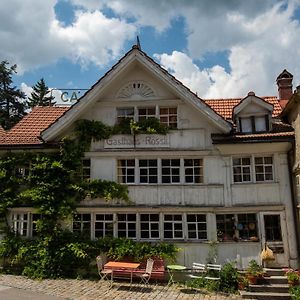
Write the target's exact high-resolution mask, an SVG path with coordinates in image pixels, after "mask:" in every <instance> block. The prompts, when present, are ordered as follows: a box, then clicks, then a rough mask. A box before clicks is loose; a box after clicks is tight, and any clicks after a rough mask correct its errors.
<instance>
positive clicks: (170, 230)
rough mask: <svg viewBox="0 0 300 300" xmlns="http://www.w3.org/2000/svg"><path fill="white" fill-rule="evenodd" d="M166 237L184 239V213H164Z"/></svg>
mask: <svg viewBox="0 0 300 300" xmlns="http://www.w3.org/2000/svg"><path fill="white" fill-rule="evenodd" d="M164 238H165V239H183V224H182V215H180V214H176V215H164Z"/></svg>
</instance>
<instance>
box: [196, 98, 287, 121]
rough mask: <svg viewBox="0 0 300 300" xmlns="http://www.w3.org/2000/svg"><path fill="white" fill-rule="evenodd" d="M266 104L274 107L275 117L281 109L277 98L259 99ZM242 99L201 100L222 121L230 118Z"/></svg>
mask: <svg viewBox="0 0 300 300" xmlns="http://www.w3.org/2000/svg"><path fill="white" fill-rule="evenodd" d="M261 98H262V99H264V100H265V101H267V102H268V103H270V104H272V105H273V107H274V110H273V117H277V116H278V115H279V114H280V113H281V111H282V108H281V106H280V104H279V101H278V98H277V97H274V96H267V97H261ZM242 99H243V98H230V99H202V100H203V101H204V102H205V103H206V104H208V105H209V106H210V107H211V108H212V109H213V110H215V111H216V112H217V113H218V114H219V115H221V116H222V117H223V118H224V119H226V120H228V119H230V120H231V118H232V110H233V108H234V107H235V106H236V105H238V104H239V103H240V102H241V100H242Z"/></svg>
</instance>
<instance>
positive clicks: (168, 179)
mask: <svg viewBox="0 0 300 300" xmlns="http://www.w3.org/2000/svg"><path fill="white" fill-rule="evenodd" d="M161 173H162V174H161V181H162V183H179V182H180V159H162V161H161Z"/></svg>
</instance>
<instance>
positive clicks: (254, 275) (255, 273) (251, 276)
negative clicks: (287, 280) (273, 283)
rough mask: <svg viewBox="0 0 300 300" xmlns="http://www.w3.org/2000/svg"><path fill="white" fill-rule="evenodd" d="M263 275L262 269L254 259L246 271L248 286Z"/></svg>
mask: <svg viewBox="0 0 300 300" xmlns="http://www.w3.org/2000/svg"><path fill="white" fill-rule="evenodd" d="M263 274H264V271H263V267H262V266H260V265H259V264H258V263H257V261H256V260H255V259H252V260H250V262H249V265H248V267H247V269H246V277H247V279H248V281H249V283H250V284H256V283H257V279H258V278H259V277H262V276H263Z"/></svg>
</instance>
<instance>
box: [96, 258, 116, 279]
mask: <svg viewBox="0 0 300 300" xmlns="http://www.w3.org/2000/svg"><path fill="white" fill-rule="evenodd" d="M96 262H97V268H98V274H99V276H100V281H101V280H105V279H107V280H109V279H110V280H111V282H112V277H113V271H112V270H109V269H107V270H106V269H104V263H103V259H102V257H101V256H97V257H96ZM109 276H110V278H109Z"/></svg>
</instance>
